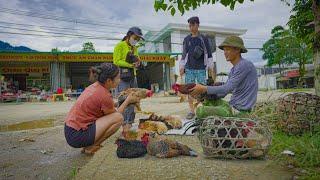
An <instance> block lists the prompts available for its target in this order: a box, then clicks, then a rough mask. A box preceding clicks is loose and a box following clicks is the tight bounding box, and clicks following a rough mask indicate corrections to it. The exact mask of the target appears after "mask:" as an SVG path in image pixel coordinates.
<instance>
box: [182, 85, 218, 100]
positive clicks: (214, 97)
mask: <svg viewBox="0 0 320 180" xmlns="http://www.w3.org/2000/svg"><path fill="white" fill-rule="evenodd" d="M217 85H218V84H217ZM219 85H220V84H219ZM176 86H177V89H178V91H179V92H180V93H182V94H188V95H189V94H190V93H191V89H192V88H194V87H195V86H196V84H195V83H189V84H176ZM191 97H193V98H194V99H196V100H197V105H198V104H199V103H200V102H203V101H204V100H206V99H207V100H217V99H219V97H218V96H217V95H216V94H211V95H209V94H207V93H204V94H200V95H197V96H191Z"/></svg>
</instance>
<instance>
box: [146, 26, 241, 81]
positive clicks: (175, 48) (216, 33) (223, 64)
mask: <svg viewBox="0 0 320 180" xmlns="http://www.w3.org/2000/svg"><path fill="white" fill-rule="evenodd" d="M199 30H200V32H201V33H202V34H205V35H206V36H207V37H208V38H209V41H210V42H211V45H212V48H213V54H212V56H213V61H214V63H215V68H216V72H217V74H219V73H227V74H228V73H229V72H230V69H231V67H232V65H231V63H229V62H227V61H226V60H225V57H224V54H223V51H222V50H220V49H219V48H217V46H218V45H220V44H221V43H222V42H223V41H224V39H225V38H226V37H227V36H230V35H238V36H240V35H243V34H245V33H246V31H247V30H245V29H233V28H223V27H215V26H203V25H201V24H200V28H199ZM188 34H190V31H189V27H188V24H187V23H185V24H176V23H170V24H168V25H167V26H165V27H164V28H163V29H161V30H160V31H156V32H154V31H150V32H147V33H146V35H145V38H146V40H147V42H146V44H145V47H144V48H143V47H141V50H142V52H155V53H182V43H183V39H184V38H185V37H186V36H187V35H188ZM180 59H181V55H179V56H178V61H179V60H180ZM178 61H177V62H176V65H175V67H174V68H171V69H170V72H171V73H169V74H171V76H172V75H173V74H177V75H178V74H179V73H178V72H179V69H178V68H179V66H178V63H179V62H178ZM165 69H167V68H165ZM171 78H172V77H171ZM218 80H220V79H218ZM221 80H226V78H224V79H221Z"/></svg>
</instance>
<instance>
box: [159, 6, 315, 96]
mask: <svg viewBox="0 0 320 180" xmlns="http://www.w3.org/2000/svg"><path fill="white" fill-rule="evenodd" d="M250 1H254V0H250ZM281 1H284V2H286V3H287V4H288V5H290V3H289V1H288V0H281ZM237 2H238V3H240V4H242V3H243V2H244V0H174V1H173V0H155V2H154V9H155V10H156V11H159V10H163V11H170V12H171V15H174V14H175V13H176V9H178V10H179V11H180V13H181V14H182V15H183V14H184V12H185V11H188V10H190V8H192V9H196V8H198V7H200V6H201V5H204V4H215V3H221V4H222V5H224V6H225V7H229V8H230V9H231V10H233V9H234V7H235V4H236V3H237ZM310 4H311V9H312V14H313V22H312V24H310V22H309V24H308V23H306V22H307V21H305V20H304V19H305V18H307V19H309V18H310V14H309V15H308V14H304V13H303V11H305V9H304V8H307V6H306V5H310ZM307 10H308V9H307ZM291 12H292V13H296V17H297V18H298V19H297V20H298V21H299V23H296V25H293V24H295V23H291V24H292V25H290V23H289V26H290V28H291V27H296V28H297V27H299V28H300V29H303V28H306V27H307V26H310V25H312V26H313V28H312V29H313V30H312V31H309V32H308V33H304V34H305V35H304V36H307V34H308V36H309V35H310V36H309V37H310V39H313V41H312V49H313V61H314V65H315V91H316V94H317V95H320V0H295V3H294V6H293V9H292V11H291ZM297 12H299V13H297ZM294 15H295V14H293V16H294ZM305 15H307V16H305ZM292 18H293V19H294V17H292ZM300 21H301V22H300ZM299 35H302V36H303V34H298V37H299ZM302 39H303V38H302Z"/></svg>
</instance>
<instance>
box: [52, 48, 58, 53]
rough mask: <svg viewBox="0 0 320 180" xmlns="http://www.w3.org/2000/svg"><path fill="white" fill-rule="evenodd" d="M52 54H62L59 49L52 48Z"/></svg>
mask: <svg viewBox="0 0 320 180" xmlns="http://www.w3.org/2000/svg"><path fill="white" fill-rule="evenodd" d="M51 52H53V53H56V52H60V50H59V49H58V47H55V48H52V49H51Z"/></svg>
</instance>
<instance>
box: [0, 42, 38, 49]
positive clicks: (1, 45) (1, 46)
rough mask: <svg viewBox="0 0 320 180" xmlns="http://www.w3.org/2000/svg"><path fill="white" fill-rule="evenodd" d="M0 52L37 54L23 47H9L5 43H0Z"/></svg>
mask: <svg viewBox="0 0 320 180" xmlns="http://www.w3.org/2000/svg"><path fill="white" fill-rule="evenodd" d="M0 51H16V52H37V51H36V50H33V49H30V48H28V47H25V46H11V45H10V44H9V43H7V42H3V41H0Z"/></svg>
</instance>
